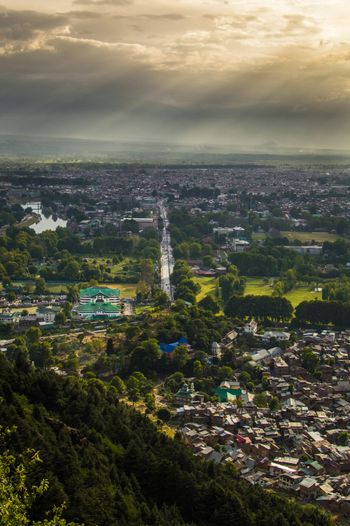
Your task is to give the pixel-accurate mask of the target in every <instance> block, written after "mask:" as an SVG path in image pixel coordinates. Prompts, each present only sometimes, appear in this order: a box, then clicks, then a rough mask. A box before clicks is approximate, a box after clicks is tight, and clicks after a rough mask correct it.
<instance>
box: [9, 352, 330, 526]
mask: <svg viewBox="0 0 350 526" xmlns="http://www.w3.org/2000/svg"><path fill="white" fill-rule="evenodd" d="M0 397H1V400H2V403H1V404H0V418H1V422H2V425H4V426H7V427H9V426H16V428H15V429H16V430H15V432H14V434H13V435H12V436H11V440H10V442H9V443H8V444H7V447H9V448H10V449H11V450H12V451H13V452H14V453H15V454H19V453H21V452H23V451H24V450H25V449H27V448H28V447H30V448H34V449H35V450H38V451H39V452H40V455H41V458H42V460H43V462H42V463H41V464H40V465H38V464H34V465H32V467H31V471H30V473H29V475H28V482H29V483H30V484H37V483H38V481H40V480H42V478H43V477H45V478H47V479H48V482H49V489H48V491H47V492H46V493H44V494H43V495H42V496H41V497H40V498H39V499H38V500H37V501H36V502H35V503H34V504H33V506H32V508H31V517H30V519H31V520H33V521H34V520H42V519H43V518H44V516H45V513H46V511H47V510H49V509H52V507H53V505H61V504H62V503H63V502H65V503H66V506H67V508H66V509H65V510H64V516H65V517H66V518H67V519H70V520H72V521H74V522H77V523H78V522H79V523H84V524H85V526H110V525H113V524H115V525H120V526H130V525H133V526H146V525H147V526H181V525H182V526H186V525H187V526H190V525H191V526H196V525H198V526H205V525H208V526H216V525H218V524H226V525H228V526H233V525H236V524H240V525H242V526H258V525H259V526H267V525H269V526H280V525H281V524H283V525H284V526H288V525H291V526H292V525H293V526H294V525H303V524H308V525H310V526H311V525H315V526H316V524H317V525H321V526H328V525H329V526H330V525H331V524H332V519H331V518H330V517H329V516H328V515H326V514H325V513H324V512H323V511H321V510H319V509H317V508H315V507H313V506H311V505H308V506H302V505H300V504H298V503H296V502H295V501H292V500H291V499H286V498H284V497H282V496H278V495H277V494H275V493H273V492H271V491H269V492H267V491H265V490H263V489H262V488H260V487H258V486H251V485H248V484H247V483H246V482H244V481H242V480H240V479H239V478H237V476H236V475H235V471H234V469H233V468H232V467H230V466H216V465H213V464H208V463H206V462H204V461H202V460H200V459H198V458H197V457H195V456H194V455H193V454H192V453H191V452H190V451H189V449H188V448H187V447H185V446H184V445H183V444H182V443H181V441H180V440H179V439H178V438H175V439H174V440H172V439H170V438H168V437H166V436H165V435H164V434H163V433H161V432H160V431H158V430H157V428H156V427H155V425H154V424H153V423H152V422H151V421H150V420H149V419H148V418H147V417H145V416H143V415H141V414H139V413H137V412H136V411H134V410H133V409H131V408H130V407H127V406H126V405H124V404H123V403H120V402H119V400H118V391H117V389H116V388H115V387H114V386H113V385H108V384H103V383H102V382H101V381H99V380H96V379H92V380H88V381H84V380H81V379H78V378H71V377H70V378H66V379H63V378H61V377H59V376H57V375H55V374H54V373H51V372H47V371H40V370H34V369H32V368H31V366H30V365H29V363H27V362H22V363H21V364H20V365H19V364H18V366H17V367H14V366H13V365H11V364H10V363H9V362H8V361H7V360H6V358H5V357H4V356H0ZM3 447H4V446H3V445H1V448H2V449H1V453H2V454H3Z"/></svg>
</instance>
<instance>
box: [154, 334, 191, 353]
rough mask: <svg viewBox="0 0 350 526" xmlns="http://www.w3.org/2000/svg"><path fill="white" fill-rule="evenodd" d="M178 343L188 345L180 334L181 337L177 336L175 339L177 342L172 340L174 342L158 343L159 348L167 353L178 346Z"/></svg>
mask: <svg viewBox="0 0 350 526" xmlns="http://www.w3.org/2000/svg"><path fill="white" fill-rule="evenodd" d="M179 345H188V340H187V338H184V337H183V336H181V338H179V339H178V340H177V342H174V343H161V344H160V345H159V347H160V350H161V351H162V352H166V353H168V354H170V353H172V352H173V351H174V350H175V349H176V347H178V346H179Z"/></svg>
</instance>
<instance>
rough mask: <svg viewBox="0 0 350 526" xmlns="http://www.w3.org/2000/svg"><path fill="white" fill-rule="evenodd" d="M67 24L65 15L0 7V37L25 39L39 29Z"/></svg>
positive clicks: (14, 39) (3, 38)
mask: <svg viewBox="0 0 350 526" xmlns="http://www.w3.org/2000/svg"><path fill="white" fill-rule="evenodd" d="M65 24H67V17H66V16H65V15H60V14H46V13H39V12H36V11H15V10H9V9H5V8H1V9H0V39H1V40H2V41H4V40H12V41H25V40H29V39H31V38H33V37H34V36H35V35H36V34H37V33H38V32H40V31H45V32H47V31H52V30H54V29H56V28H58V27H62V26H64V25H65Z"/></svg>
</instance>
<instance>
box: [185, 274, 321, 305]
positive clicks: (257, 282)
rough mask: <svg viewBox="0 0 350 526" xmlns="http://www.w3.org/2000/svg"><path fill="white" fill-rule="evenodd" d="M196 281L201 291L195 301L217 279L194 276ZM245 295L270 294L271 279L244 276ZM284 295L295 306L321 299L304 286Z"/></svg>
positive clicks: (208, 291) (209, 289)
mask: <svg viewBox="0 0 350 526" xmlns="http://www.w3.org/2000/svg"><path fill="white" fill-rule="evenodd" d="M194 280H195V282H196V283H199V284H200V286H201V291H200V293H199V294H198V295H197V301H200V300H201V299H202V298H203V297H204V296H206V295H207V294H210V293H214V291H215V288H216V283H217V280H216V279H215V278H195V279H194ZM246 280H247V281H246V288H245V293H244V294H245V295H246V296H247V295H248V294H252V295H254V296H271V295H272V287H271V281H272V280H271V279H268V280H264V278H246ZM285 297H286V298H287V299H288V300H289V301H290V302H291V304H292V305H293V307H296V306H297V305H299V303H301V302H302V301H311V300H315V299H322V293H321V292H313V291H311V290H310V289H309V288H308V287H306V286H299V287H296V288H295V289H294V290H292V291H291V292H288V293H287V294H285Z"/></svg>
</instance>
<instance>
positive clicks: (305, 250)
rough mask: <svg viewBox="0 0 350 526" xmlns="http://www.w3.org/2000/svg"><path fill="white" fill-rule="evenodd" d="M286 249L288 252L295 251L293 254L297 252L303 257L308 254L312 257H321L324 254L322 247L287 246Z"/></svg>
mask: <svg viewBox="0 0 350 526" xmlns="http://www.w3.org/2000/svg"><path fill="white" fill-rule="evenodd" d="M284 248H287V249H288V250H293V252H297V253H298V254H301V255H302V256H305V255H306V254H309V255H310V256H319V255H320V254H322V245H307V246H306V245H300V246H294V245H287V246H285V247H284Z"/></svg>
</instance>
